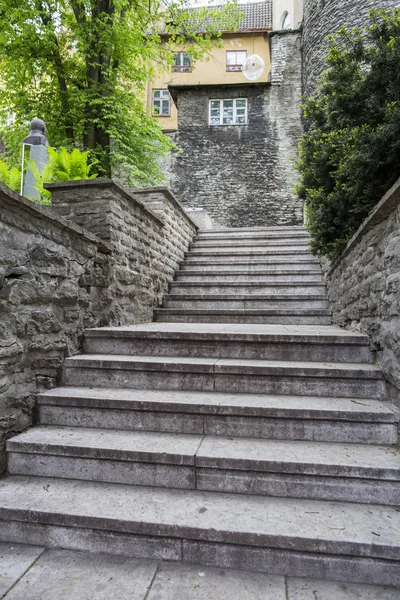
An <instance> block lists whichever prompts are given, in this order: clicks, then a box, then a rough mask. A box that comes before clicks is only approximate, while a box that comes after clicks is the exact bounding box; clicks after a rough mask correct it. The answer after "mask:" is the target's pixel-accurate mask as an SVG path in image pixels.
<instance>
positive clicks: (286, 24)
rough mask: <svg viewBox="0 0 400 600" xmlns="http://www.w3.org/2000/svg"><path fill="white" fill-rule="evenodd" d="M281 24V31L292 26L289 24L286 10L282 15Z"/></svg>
mask: <svg viewBox="0 0 400 600" xmlns="http://www.w3.org/2000/svg"><path fill="white" fill-rule="evenodd" d="M281 23H282V24H281V29H290V28H291V26H292V24H291V22H290V15H289V13H288V11H287V10H285V12H284V13H283V15H282V19H281Z"/></svg>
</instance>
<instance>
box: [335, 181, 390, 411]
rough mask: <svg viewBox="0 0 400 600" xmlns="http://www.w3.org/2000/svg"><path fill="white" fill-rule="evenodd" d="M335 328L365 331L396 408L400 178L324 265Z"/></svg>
mask: <svg viewBox="0 0 400 600" xmlns="http://www.w3.org/2000/svg"><path fill="white" fill-rule="evenodd" d="M327 282H328V291H329V300H330V307H331V310H332V312H333V320H334V322H335V323H336V324H338V325H341V326H344V327H348V328H352V329H358V330H360V331H363V332H365V333H368V334H369V335H370V337H371V340H372V349H373V351H374V353H375V359H376V361H377V362H378V363H379V364H381V365H382V369H383V372H384V375H385V377H386V379H387V381H388V382H389V383H390V384H391V392H392V396H393V400H394V401H397V403H399V405H400V179H399V180H398V181H397V183H396V184H395V185H394V186H393V187H392V188H391V189H390V190H389V191H388V193H387V194H386V195H385V196H384V197H383V198H382V200H381V201H380V202H379V204H378V205H377V206H376V207H375V209H374V210H373V211H372V212H371V213H370V215H369V216H368V217H367V219H365V221H364V222H363V224H362V225H361V227H360V228H359V229H358V231H357V232H356V233H355V234H354V236H353V237H352V239H351V240H350V241H349V242H348V244H347V246H346V248H345V249H344V251H343V252H342V254H341V256H340V257H339V258H338V259H337V260H336V261H335V262H334V263H333V264H328V265H327Z"/></svg>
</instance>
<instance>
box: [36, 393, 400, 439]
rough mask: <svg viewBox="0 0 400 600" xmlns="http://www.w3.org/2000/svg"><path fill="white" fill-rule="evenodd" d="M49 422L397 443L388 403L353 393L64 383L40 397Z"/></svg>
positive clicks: (41, 419) (40, 415) (395, 417)
mask: <svg viewBox="0 0 400 600" xmlns="http://www.w3.org/2000/svg"><path fill="white" fill-rule="evenodd" d="M38 419H39V423H41V424H44V425H58V426H67V427H80V426H85V427H99V428H101V429H121V430H129V431H161V432H166V433H186V434H190V433H192V434H207V435H214V436H216V435H218V436H229V437H235V438H237V437H253V438H269V439H279V440H303V441H325V442H344V443H350V442H353V443H362V444H364V443H365V444H396V443H397V441H398V436H397V423H398V420H399V417H398V415H397V413H396V412H395V410H394V409H393V408H392V407H391V405H389V404H387V403H386V402H382V401H378V400H368V399H365V398H363V399H360V400H357V399H354V398H332V397H331V398H324V397H312V396H304V397H303V396H267V395H265V394H263V395H255V394H224V393H214V392H190V391H189V392H181V391H163V390H134V389H118V388H117V389H110V388H97V387H90V388H87V387H60V388H56V389H53V390H48V391H46V392H44V393H42V394H40V395H39V396H38Z"/></svg>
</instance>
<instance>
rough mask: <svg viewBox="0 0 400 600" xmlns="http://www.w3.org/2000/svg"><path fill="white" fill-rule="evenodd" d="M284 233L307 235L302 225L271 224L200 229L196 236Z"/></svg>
mask: <svg viewBox="0 0 400 600" xmlns="http://www.w3.org/2000/svg"><path fill="white" fill-rule="evenodd" d="M257 234H265V235H269V234H271V235H276V234H278V235H286V234H303V235H309V234H308V231H307V229H306V227H305V226H304V225H291V226H287V227H286V226H280V225H276V226H271V227H216V228H214V229H200V231H199V233H198V236H199V237H202V236H208V235H211V236H214V235H257Z"/></svg>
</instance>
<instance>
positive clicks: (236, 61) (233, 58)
mask: <svg viewBox="0 0 400 600" xmlns="http://www.w3.org/2000/svg"><path fill="white" fill-rule="evenodd" d="M246 54H247V53H246V50H228V51H227V53H226V70H227V71H241V70H242V64H243V63H244V61H245V60H246Z"/></svg>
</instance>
